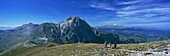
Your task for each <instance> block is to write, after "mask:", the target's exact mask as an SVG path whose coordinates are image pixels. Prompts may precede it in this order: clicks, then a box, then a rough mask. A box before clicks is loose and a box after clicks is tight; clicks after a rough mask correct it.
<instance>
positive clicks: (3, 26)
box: [0, 24, 21, 27]
mask: <svg viewBox="0 0 170 56" xmlns="http://www.w3.org/2000/svg"><path fill="white" fill-rule="evenodd" d="M18 26H21V25H2V24H1V25H0V27H18Z"/></svg>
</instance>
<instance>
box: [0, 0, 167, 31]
mask: <svg viewBox="0 0 170 56" xmlns="http://www.w3.org/2000/svg"><path fill="white" fill-rule="evenodd" d="M169 5H170V0H0V26H12V27H16V26H19V25H22V24H26V23H29V22H32V23H36V24H40V23H43V22H54V23H59V22H60V21H62V20H65V19H66V18H67V17H68V16H80V17H81V18H82V19H84V20H86V21H87V22H88V23H89V24H90V25H91V26H100V25H114V24H117V25H127V26H152V27H158V28H170V26H169V25H170V6H169Z"/></svg>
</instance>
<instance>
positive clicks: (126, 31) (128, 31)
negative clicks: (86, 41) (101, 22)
mask: <svg viewBox="0 0 170 56" xmlns="http://www.w3.org/2000/svg"><path fill="white" fill-rule="evenodd" d="M94 28H95V29H97V30H98V31H103V32H112V33H117V34H121V35H124V36H126V37H140V38H145V40H147V41H156V40H167V39H169V38H170V34H169V33H170V31H168V30H166V31H165V30H157V29H154V28H152V29H151V28H148V27H140V26H118V25H113V26H112V25H110V26H108V25H105V26H97V27H94Z"/></svg>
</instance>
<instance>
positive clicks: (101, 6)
mask: <svg viewBox="0 0 170 56" xmlns="http://www.w3.org/2000/svg"><path fill="white" fill-rule="evenodd" d="M88 5H89V6H90V7H93V8H98V9H104V10H110V11H113V10H115V8H114V7H112V6H111V5H109V4H107V3H94V4H88Z"/></svg>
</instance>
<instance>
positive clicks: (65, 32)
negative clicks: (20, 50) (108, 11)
mask: <svg viewBox="0 0 170 56" xmlns="http://www.w3.org/2000/svg"><path fill="white" fill-rule="evenodd" d="M119 38H120V37H119V35H117V34H113V33H104V32H99V31H96V30H95V29H94V28H92V27H91V26H90V25H88V23H86V22H85V20H82V19H81V18H79V17H69V18H68V19H66V20H64V21H62V22H60V23H58V24H55V23H50V22H47V23H42V24H33V23H29V24H24V25H22V26H19V27H17V28H15V29H11V30H3V31H0V44H1V45H0V51H1V52H3V51H4V50H7V49H11V48H15V47H16V46H19V45H18V44H24V46H29V47H30V46H35V45H39V44H42V43H48V42H53V43H56V44H69V43H79V42H83V43H104V42H105V41H108V42H111V43H115V42H120V41H119Z"/></svg>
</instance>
